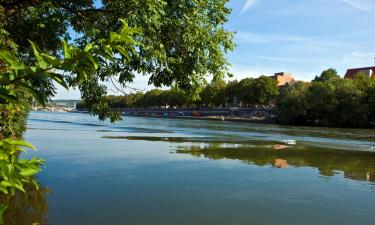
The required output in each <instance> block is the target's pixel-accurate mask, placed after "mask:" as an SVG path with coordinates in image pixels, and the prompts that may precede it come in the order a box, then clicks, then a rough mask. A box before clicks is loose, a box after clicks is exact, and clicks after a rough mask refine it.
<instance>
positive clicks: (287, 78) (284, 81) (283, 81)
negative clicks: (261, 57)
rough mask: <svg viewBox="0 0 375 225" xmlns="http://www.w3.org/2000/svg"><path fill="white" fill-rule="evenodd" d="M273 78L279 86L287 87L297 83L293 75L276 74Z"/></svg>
mask: <svg viewBox="0 0 375 225" xmlns="http://www.w3.org/2000/svg"><path fill="white" fill-rule="evenodd" d="M271 78H272V79H274V80H276V81H277V86H285V85H288V84H293V83H294V82H296V80H295V79H294V77H293V75H292V74H291V73H285V72H280V73H275V75H273V76H271Z"/></svg>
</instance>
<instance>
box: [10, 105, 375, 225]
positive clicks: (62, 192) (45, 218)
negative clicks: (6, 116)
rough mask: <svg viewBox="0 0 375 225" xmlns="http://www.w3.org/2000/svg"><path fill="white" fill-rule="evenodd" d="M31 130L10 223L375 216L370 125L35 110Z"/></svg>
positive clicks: (258, 223) (173, 223) (326, 223)
mask: <svg viewBox="0 0 375 225" xmlns="http://www.w3.org/2000/svg"><path fill="white" fill-rule="evenodd" d="M26 139H27V140H28V141H29V142H31V143H33V144H34V145H35V146H36V147H37V148H38V151H37V152H35V153H34V152H29V153H28V154H27V155H25V157H32V156H37V157H42V158H45V159H46V160H47V163H46V166H45V168H44V169H43V171H42V172H41V173H40V174H39V176H38V181H39V183H40V186H41V188H40V189H39V190H31V191H30V192H29V194H28V196H24V197H21V198H19V199H18V201H21V202H18V203H16V204H15V205H17V204H18V205H21V206H22V207H18V208H17V206H13V207H11V208H14V210H15V212H16V213H14V214H13V218H12V221H13V223H12V224H22V225H26V224H32V223H33V222H38V223H40V224H53V225H60V224H61V225H67V224H69V225H75V224H77V225H93V224H102V225H123V224H125V225H126V224H128V225H151V224H152V225H180V224H181V225H185V224H186V225H194V224H197V225H198V224H202V225H221V224H222V225H245V224H246V225H249V224H251V225H276V224H277V225H280V224H287V225H294V224H295V225H317V224H319V225H336V224H337V225H346V224H348V225H353V224H360V225H367V224H368V225H373V224H375V131H374V130H359V129H358V130H357V129H333V128H311V127H290V126H277V125H262V124H249V123H233V122H222V121H194V120H179V119H166V118H140V117H126V118H124V120H123V121H120V122H117V123H116V124H111V123H109V122H99V121H97V119H96V118H95V117H90V116H89V115H86V114H74V113H42V112H38V113H31V115H30V117H29V120H28V131H27V133H26ZM22 201H25V202H26V203H25V202H22ZM10 210H12V209H10ZM10 217H11V216H10Z"/></svg>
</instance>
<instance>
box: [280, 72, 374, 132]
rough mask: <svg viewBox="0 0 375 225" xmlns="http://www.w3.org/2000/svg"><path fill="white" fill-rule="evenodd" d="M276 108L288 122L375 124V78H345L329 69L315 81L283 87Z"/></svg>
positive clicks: (360, 125) (351, 125)
mask: <svg viewBox="0 0 375 225" xmlns="http://www.w3.org/2000/svg"><path fill="white" fill-rule="evenodd" d="M276 109H277V110H276V112H277V113H278V120H279V121H280V122H281V123H284V124H299V125H318V126H336V127H375V79H373V78H370V77H369V76H368V75H365V74H360V73H359V74H357V75H356V76H355V78H354V79H342V78H340V77H339V76H338V75H337V72H336V71H335V70H333V69H329V70H326V71H324V72H323V73H322V74H321V75H320V76H317V77H316V78H315V79H314V80H313V81H312V82H311V83H303V82H297V83H295V84H293V85H290V86H286V87H284V88H282V89H281V90H280V92H279V96H278V97H277V100H276Z"/></svg>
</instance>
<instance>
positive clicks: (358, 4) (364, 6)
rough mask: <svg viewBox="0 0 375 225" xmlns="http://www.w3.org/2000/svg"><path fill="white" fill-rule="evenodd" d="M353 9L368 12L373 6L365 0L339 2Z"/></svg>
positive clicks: (342, 0) (343, 0)
mask: <svg viewBox="0 0 375 225" xmlns="http://www.w3.org/2000/svg"><path fill="white" fill-rule="evenodd" d="M339 1H341V2H343V3H345V4H347V5H349V6H351V7H353V8H355V9H358V10H361V11H370V10H371V9H372V8H373V6H374V5H373V4H371V3H370V2H369V1H366V0H339Z"/></svg>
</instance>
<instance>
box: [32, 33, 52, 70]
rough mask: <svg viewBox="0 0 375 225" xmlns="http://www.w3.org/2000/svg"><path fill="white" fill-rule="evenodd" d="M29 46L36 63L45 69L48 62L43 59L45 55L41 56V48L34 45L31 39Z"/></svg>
mask: <svg viewBox="0 0 375 225" xmlns="http://www.w3.org/2000/svg"><path fill="white" fill-rule="evenodd" d="M29 42H30V44H31V48H32V49H33V52H34V55H35V58H36V60H37V65H38V66H39V67H40V68H42V69H47V68H48V64H49V63H48V62H47V61H46V60H45V57H43V55H42V53H41V50H40V49H39V48H38V47H37V46H36V44H35V43H34V42H32V41H30V40H29Z"/></svg>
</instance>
